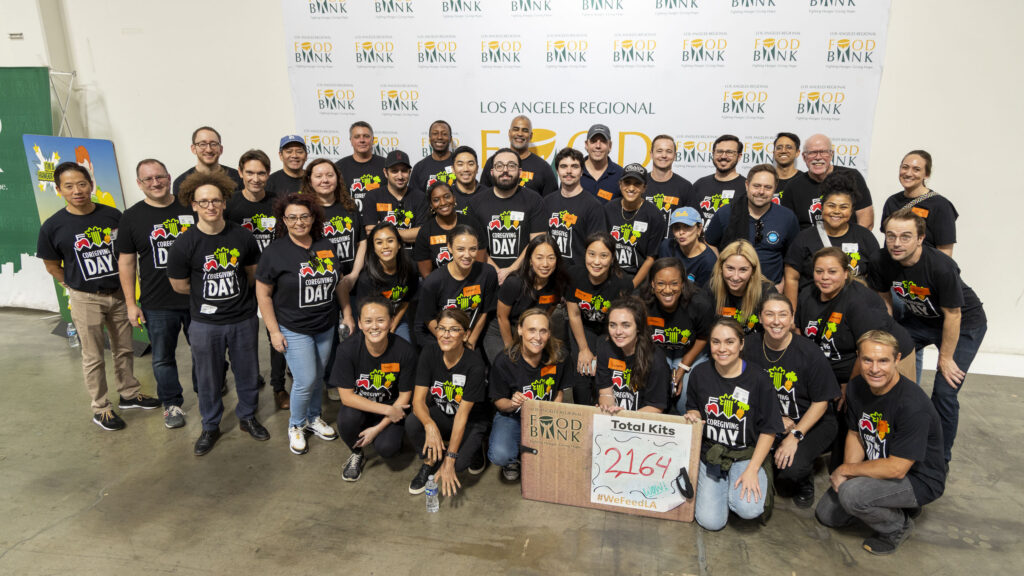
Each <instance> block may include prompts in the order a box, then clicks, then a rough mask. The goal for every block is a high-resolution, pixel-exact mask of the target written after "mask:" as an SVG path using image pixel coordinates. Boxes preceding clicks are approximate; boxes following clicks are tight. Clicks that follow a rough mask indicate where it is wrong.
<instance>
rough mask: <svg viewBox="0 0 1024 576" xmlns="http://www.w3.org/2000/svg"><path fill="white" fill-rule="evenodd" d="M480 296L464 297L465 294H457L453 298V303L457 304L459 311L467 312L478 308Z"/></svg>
mask: <svg viewBox="0 0 1024 576" xmlns="http://www.w3.org/2000/svg"><path fill="white" fill-rule="evenodd" d="M480 302H481V300H480V295H479V294H474V295H473V296H466V295H465V294H459V295H458V296H456V297H455V303H456V304H458V306H459V310H469V309H472V308H476V307H477V306H480Z"/></svg>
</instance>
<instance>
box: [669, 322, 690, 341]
mask: <svg viewBox="0 0 1024 576" xmlns="http://www.w3.org/2000/svg"><path fill="white" fill-rule="evenodd" d="M665 336H668V342H669V344H686V343H687V342H689V341H690V331H689V330H680V329H679V328H676V327H675V326H671V327H669V328H666V329H665Z"/></svg>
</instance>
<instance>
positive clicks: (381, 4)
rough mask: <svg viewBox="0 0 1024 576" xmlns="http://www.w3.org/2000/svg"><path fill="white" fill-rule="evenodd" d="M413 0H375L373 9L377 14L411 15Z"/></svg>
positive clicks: (410, 16)
mask: <svg viewBox="0 0 1024 576" xmlns="http://www.w3.org/2000/svg"><path fill="white" fill-rule="evenodd" d="M413 4H414V2H413V0H377V1H376V2H374V3H373V10H374V12H376V13H377V14H378V15H379V16H406V17H409V18H412V16H413Z"/></svg>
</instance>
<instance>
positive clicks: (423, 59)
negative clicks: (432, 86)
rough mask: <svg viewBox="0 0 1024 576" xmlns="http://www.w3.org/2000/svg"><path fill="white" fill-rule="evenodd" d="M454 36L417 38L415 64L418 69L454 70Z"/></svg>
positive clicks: (456, 46)
mask: <svg viewBox="0 0 1024 576" xmlns="http://www.w3.org/2000/svg"><path fill="white" fill-rule="evenodd" d="M457 49H458V43H457V42H455V36H417V37H416V64H417V65H418V66H419V67H420V68H455V67H456V64H458V60H457V58H456V56H455V54H456V50H457Z"/></svg>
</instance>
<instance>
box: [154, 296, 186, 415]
mask: <svg viewBox="0 0 1024 576" xmlns="http://www.w3.org/2000/svg"><path fill="white" fill-rule="evenodd" d="M142 315H143V316H145V318H146V333H147V334H148V335H149V343H150V347H151V348H152V350H153V377H154V378H155V379H156V395H157V398H159V399H160V402H161V403H163V405H164V408H169V407H171V406H179V407H180V406H181V405H182V404H183V403H184V398H183V397H182V395H181V392H182V390H181V380H180V379H179V377H178V362H177V360H176V359H175V351H176V350H177V349H178V333H179V332H182V331H184V333H185V341H186V342H187V341H188V327H189V325H190V324H191V323H192V322H191V320H192V315H191V314H189V311H188V309H185V310H147V309H143V310H142ZM195 381H196V374H195V368H193V370H192V382H193V383H195Z"/></svg>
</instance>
